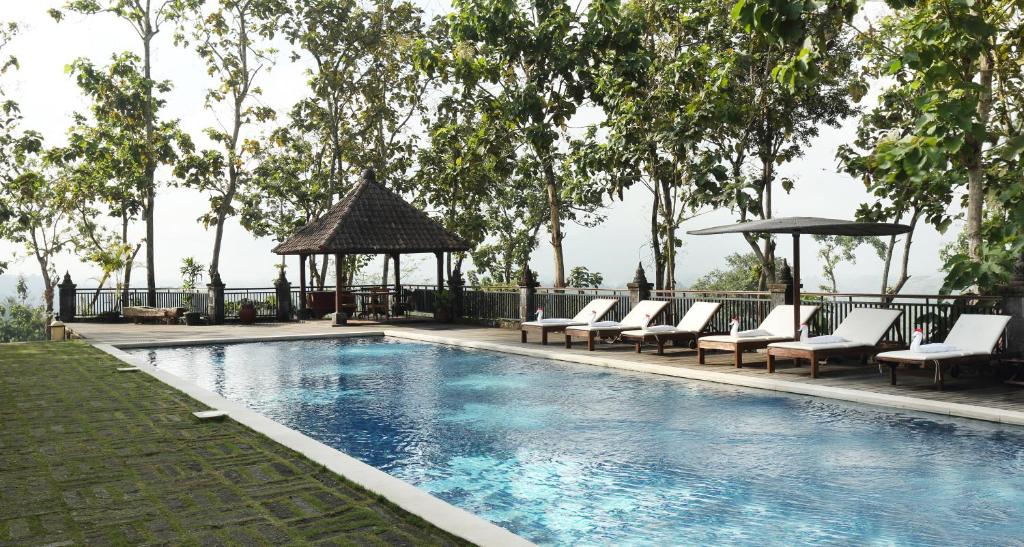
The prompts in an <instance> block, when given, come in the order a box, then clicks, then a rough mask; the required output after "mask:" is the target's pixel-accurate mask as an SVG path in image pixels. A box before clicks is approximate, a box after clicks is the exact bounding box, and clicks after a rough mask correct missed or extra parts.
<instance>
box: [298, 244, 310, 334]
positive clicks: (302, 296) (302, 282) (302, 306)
mask: <svg viewBox="0 0 1024 547" xmlns="http://www.w3.org/2000/svg"><path fill="white" fill-rule="evenodd" d="M299 319H300V320H302V319H309V310H307V309H306V255H299Z"/></svg>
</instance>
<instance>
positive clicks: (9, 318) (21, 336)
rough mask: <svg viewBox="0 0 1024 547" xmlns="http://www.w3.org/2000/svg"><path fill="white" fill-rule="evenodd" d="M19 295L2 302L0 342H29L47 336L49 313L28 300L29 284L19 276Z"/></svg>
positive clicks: (17, 288) (0, 306)
mask: <svg viewBox="0 0 1024 547" xmlns="http://www.w3.org/2000/svg"><path fill="white" fill-rule="evenodd" d="M16 290H17V295H16V296H15V297H7V299H6V300H5V301H4V302H2V303H0V343H7V342H28V341H32V340H44V339H45V338H46V325H47V323H48V321H47V317H48V316H47V314H46V309H45V308H43V307H42V306H34V305H32V304H30V303H29V302H28V286H27V285H26V283H25V278H24V277H19V278H18V284H17V286H16Z"/></svg>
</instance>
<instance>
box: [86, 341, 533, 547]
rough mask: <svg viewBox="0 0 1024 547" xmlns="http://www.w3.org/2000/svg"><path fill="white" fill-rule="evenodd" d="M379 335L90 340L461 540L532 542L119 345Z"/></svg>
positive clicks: (170, 344) (176, 344)
mask: <svg viewBox="0 0 1024 547" xmlns="http://www.w3.org/2000/svg"><path fill="white" fill-rule="evenodd" d="M373 335H377V336H380V335H381V334H380V333H365V332H360V333H338V334H331V335H328V336H319V337H310V336H302V337H263V338H261V339H252V338H247V339H238V338H234V339H230V340H220V341H213V340H192V341H188V342H187V343H186V341H179V340H176V341H173V342H163V343H159V344H123V345H122V344H119V345H118V346H114V345H111V344H93V346H95V347H96V348H97V349H99V350H101V351H103V352H106V353H107V354H109V355H111V356H113V357H115V358H117V359H120V360H121V361H124V362H126V363H129V364H131V365H133V366H136V367H138V368H139V369H141V370H142V372H145V373H147V374H149V375H150V376H152V377H154V378H156V379H157V380H160V381H161V382H163V383H165V384H167V385H169V386H171V387H173V388H174V389H177V390H178V391H181V392H182V393H184V394H186V395H188V396H189V397H192V398H193V399H195V400H197V401H199V402H200V403H202V404H204V405H206V406H208V407H210V408H212V409H216V410H220V411H223V412H226V413H227V416H228V417H229V418H231V419H232V420H234V421H236V422H238V423H240V424H242V425H244V426H246V427H248V428H250V429H252V430H253V431H256V432H257V433H260V434H263V435H265V436H267V437H268V438H270V439H271V440H273V441H275V442H277V443H280V444H282V445H284V446H286V447H288V448H290V449H292V450H294V451H296V452H298V453H300V454H302V455H303V456H305V457H307V458H309V459H310V460H312V461H313V462H315V463H317V464H319V465H322V466H324V467H326V468H327V469H329V470H330V471H332V472H333V473H336V474H338V475H341V476H342V477H344V478H345V479H347V480H349V481H351V482H353V483H355V484H357V485H359V486H361V487H363V488H365V489H366V490H368V491H370V492H373V493H374V494H378V495H380V496H383V497H384V498H385V499H387V500H388V501H389V502H391V503H393V504H395V505H397V506H398V507H401V508H402V509H404V510H406V511H408V512H409V513H412V514H413V515H416V516H418V517H420V518H422V519H423V520H425V521H427V522H429V523H430V524H432V525H434V526H436V527H438V528H440V529H442V530H444V531H446V532H448V533H450V534H452V535H455V536H458V537H460V538H462V539H465V540H466V541H469V542H472V543H474V544H477V545H483V546H492V545H493V546H499V545H500V546H506V545H510V546H529V545H533V543H531V542H529V541H527V540H525V539H523V538H521V537H519V536H517V535H515V534H513V533H512V532H509V531H508V530H506V529H504V528H502V527H500V526H498V525H496V524H493V523H491V522H488V521H486V520H484V519H482V518H480V517H478V516H476V515H474V514H472V513H470V512H468V511H466V510H464V509H459V508H458V507H455V506H454V505H452V504H450V503H448V502H446V501H443V500H441V499H438V498H436V497H434V496H432V495H430V494H428V493H427V492H425V491H423V490H420V489H419V488H416V487H415V486H413V485H411V484H409V483H407V482H405V481H403V480H401V479H398V478H396V477H393V476H391V475H388V474H387V473H385V472H383V471H381V470H380V469H377V468H376V467H373V466H371V465H367V464H365V463H363V462H361V461H359V460H357V459H355V458H353V457H352V456H349V455H348V454H345V453H344V452H341V451H340V450H337V449H334V448H331V447H329V446H327V445H325V444H323V443H321V442H319V441H317V440H315V439H312V438H311V437H308V436H306V435H304V434H302V433H300V432H298V431H295V430H294V429H291V428H289V427H286V426H284V425H281V424H279V423H277V422H275V421H274V420H271V419H270V418H267V417H266V416H264V415H262V414H260V413H258V412H256V411H254V410H251V409H249V408H246V407H245V406H243V405H241V404H239V403H236V402H233V401H231V400H228V399H226V398H224V397H221V396H220V395H217V394H216V393H214V392H212V391H209V390H207V389H204V388H201V387H199V386H198V385H196V384H194V383H192V382H190V381H188V380H185V379H183V378H180V377H178V376H175V375H174V374H171V373H170V372H167V371H164V370H161V369H159V368H157V367H154V366H152V365H150V364H148V363H146V362H145V361H144V360H143V359H140V358H138V357H137V356H135V355H132V354H129V353H126V352H124V351H122V350H121V349H120V348H121V347H124V348H128V347H129V346H130V347H172V346H181V345H196V344H216V343H224V342H255V341H281V340H284V339H309V338H345V337H363V336H373Z"/></svg>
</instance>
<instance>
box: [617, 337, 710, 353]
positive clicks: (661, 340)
mask: <svg viewBox="0 0 1024 547" xmlns="http://www.w3.org/2000/svg"><path fill="white" fill-rule="evenodd" d="M633 332H636V331H628V332H624V333H622V341H623V342H632V343H633V346H634V347H635V348H636V352H637V353H642V349H641V348H642V347H643V345H644V344H646V343H648V342H650V343H653V344H655V345H657V346H658V355H665V344H667V343H669V342H696V340H697V337H698V336H700V334H701V333H697V332H691V331H675V332H645V333H643V334H633Z"/></svg>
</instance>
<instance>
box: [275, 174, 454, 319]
mask: <svg viewBox="0 0 1024 547" xmlns="http://www.w3.org/2000/svg"><path fill="white" fill-rule="evenodd" d="M469 249H470V245H469V244H468V243H467V242H466V241H465V240H463V239H462V238H460V237H459V236H457V235H455V234H453V233H451V232H449V231H448V230H446V229H445V228H444V227H443V226H441V224H440V223H438V222H437V221H435V220H434V219H432V218H430V217H429V216H427V214H426V213H424V212H423V211H421V210H419V209H417V208H416V207H414V206H412V205H411V204H409V203H408V202H406V201H405V200H404V199H402V197H401V196H399V195H398V194H396V193H394V192H392V191H391V190H388V189H387V188H385V187H383V186H381V185H380V184H378V183H377V181H376V177H375V175H374V172H373V170H372V169H367V170H366V171H365V172H364V173H363V178H362V180H361V181H360V182H359V184H357V185H356V186H355V188H353V189H352V190H351V191H350V192H349V193H348V194H347V195H346V196H345V197H344V198H342V199H341V200H340V201H339V202H338V203H336V204H334V205H333V206H332V207H331V208H330V210H328V211H327V213H325V214H324V215H323V216H322V217H320V218H318V219H316V220H314V221H313V222H310V223H309V224H307V225H306V226H304V227H302V228H301V229H299V230H298V231H297V232H295V234H294V235H292V236H291V237H289V238H288V239H286V240H284V241H283V242H281V244H279V245H278V246H277V247H275V248H274V252H275V253H277V254H279V255H298V256H299V317H303V318H305V317H306V316H307V315H308V311H307V303H306V292H307V291H306V259H307V258H308V257H309V256H310V255H334V258H335V278H336V287H335V291H334V311H335V313H334V324H335V325H343V324H345V322H346V321H347V316H346V314H345V311H344V307H345V303H344V302H343V301H342V300H343V295H342V293H343V291H342V274H343V272H342V263H343V261H344V259H345V257H346V256H347V255H353V254H363V255H366V254H383V255H385V256H386V257H388V258H390V259H391V260H393V261H394V275H395V294H396V295H400V294H401V292H402V281H401V263H400V256H401V255H403V254H416V253H433V254H434V255H435V256H436V258H437V288H438V290H443V289H444V254H445V253H451V252H458V251H468V250H469ZM388 258H385V260H387V259H388Z"/></svg>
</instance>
